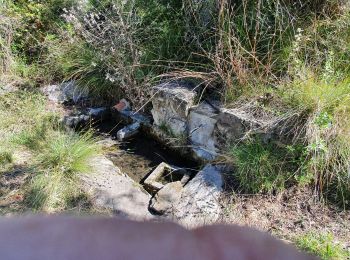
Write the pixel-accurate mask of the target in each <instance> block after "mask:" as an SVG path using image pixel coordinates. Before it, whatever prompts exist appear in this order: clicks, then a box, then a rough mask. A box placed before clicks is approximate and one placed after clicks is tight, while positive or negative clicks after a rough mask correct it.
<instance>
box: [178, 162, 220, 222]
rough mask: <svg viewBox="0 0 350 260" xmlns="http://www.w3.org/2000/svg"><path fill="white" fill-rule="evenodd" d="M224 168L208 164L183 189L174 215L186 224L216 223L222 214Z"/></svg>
mask: <svg viewBox="0 0 350 260" xmlns="http://www.w3.org/2000/svg"><path fill="white" fill-rule="evenodd" d="M221 171H222V169H221V167H220V166H214V165H210V164H209V165H207V166H205V167H204V169H203V170H201V171H200V172H199V173H198V174H197V175H196V176H195V177H194V178H193V179H192V180H191V181H190V182H189V183H188V184H187V185H186V186H185V187H184V189H183V191H182V194H181V198H180V199H179V201H178V202H177V203H176V204H174V210H173V217H174V218H175V219H176V220H177V221H179V222H180V223H182V224H183V225H185V226H189V227H193V226H199V225H203V224H207V223H214V222H216V221H217V220H218V218H219V217H220V214H221V205H220V203H219V199H220V196H221V193H222V191H223V178H222V173H221Z"/></svg>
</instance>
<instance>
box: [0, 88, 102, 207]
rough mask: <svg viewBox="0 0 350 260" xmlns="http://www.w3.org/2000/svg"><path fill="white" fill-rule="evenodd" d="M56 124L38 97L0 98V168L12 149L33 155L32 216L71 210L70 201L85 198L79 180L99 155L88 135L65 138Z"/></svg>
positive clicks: (28, 196)
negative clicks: (34, 211) (42, 212)
mask: <svg viewBox="0 0 350 260" xmlns="http://www.w3.org/2000/svg"><path fill="white" fill-rule="evenodd" d="M57 119H58V116H57V115H55V113H53V112H51V113H50V112H48V111H47V110H46V101H45V98H44V97H43V96H42V95H41V94H38V93H31V92H28V91H22V92H17V93H11V94H7V95H3V96H0V136H1V139H2V144H0V164H1V165H3V164H5V163H7V164H8V163H11V162H12V156H11V152H12V150H14V149H20V148H21V149H28V150H30V151H31V152H32V153H31V154H33V156H32V158H31V159H30V161H29V162H28V163H29V165H28V167H31V168H33V170H32V171H31V175H30V176H29V178H28V179H29V181H28V183H27V184H26V187H25V203H26V205H28V206H29V207H30V208H32V209H35V210H44V211H49V212H52V211H56V210H61V209H66V208H68V207H74V203H73V204H72V201H75V202H76V203H79V199H76V198H83V197H86V196H82V194H83V193H82V190H81V188H80V184H79V178H78V176H77V174H79V173H88V172H89V171H90V166H89V160H90V158H92V157H93V156H96V155H97V154H99V153H100V151H101V150H100V147H99V146H98V145H97V144H96V142H95V138H94V137H93V136H92V134H91V133H89V132H88V133H85V134H82V135H79V134H77V133H71V132H65V131H64V129H63V128H62V127H61V126H60V124H59V123H58V120H57ZM4 144H7V146H5V145H4ZM3 147H5V148H6V147H11V148H12V149H11V150H9V149H7V150H3V149H2V148H3ZM14 163H15V162H14ZM76 203H75V204H76Z"/></svg>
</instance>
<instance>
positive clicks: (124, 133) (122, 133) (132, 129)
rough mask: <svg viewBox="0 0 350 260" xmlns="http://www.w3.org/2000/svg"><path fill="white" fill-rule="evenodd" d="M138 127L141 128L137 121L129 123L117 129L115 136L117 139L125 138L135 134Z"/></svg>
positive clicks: (138, 129) (137, 131) (122, 139)
mask: <svg viewBox="0 0 350 260" xmlns="http://www.w3.org/2000/svg"><path fill="white" fill-rule="evenodd" d="M140 128H141V124H140V123H139V122H135V123H133V124H131V125H128V126H126V127H124V128H122V129H120V130H119V131H118V133H117V138H118V140H119V141H124V140H127V139H129V138H131V137H133V136H135V135H137V134H138V133H139V131H140Z"/></svg>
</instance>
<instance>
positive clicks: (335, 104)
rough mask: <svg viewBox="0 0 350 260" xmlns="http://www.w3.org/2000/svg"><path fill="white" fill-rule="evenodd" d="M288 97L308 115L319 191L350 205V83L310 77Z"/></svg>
mask: <svg viewBox="0 0 350 260" xmlns="http://www.w3.org/2000/svg"><path fill="white" fill-rule="evenodd" d="M289 87H290V89H289V90H288V91H285V93H284V95H285V96H286V97H287V99H289V100H288V101H287V102H288V103H290V104H291V105H292V106H294V107H296V108H297V109H299V110H301V111H304V112H305V113H307V115H308V117H309V119H308V121H307V122H306V125H305V128H304V129H306V139H307V143H308V144H307V153H308V155H307V160H308V161H307V165H308V166H307V168H308V171H309V174H313V175H314V177H313V183H314V185H315V187H316V190H318V191H319V193H320V194H321V195H322V196H324V197H328V198H330V199H331V200H332V201H334V202H337V203H338V204H340V205H342V206H345V207H348V206H349V203H350V182H349V173H348V169H349V167H350V162H349V156H350V142H349V140H350V134H349V133H350V117H349V111H350V102H349V100H350V82H349V79H344V80H335V79H333V80H332V81H330V80H329V79H328V80H326V79H321V80H320V79H315V77H312V76H310V77H309V78H307V79H305V80H300V81H295V82H294V84H291V85H290V86H289Z"/></svg>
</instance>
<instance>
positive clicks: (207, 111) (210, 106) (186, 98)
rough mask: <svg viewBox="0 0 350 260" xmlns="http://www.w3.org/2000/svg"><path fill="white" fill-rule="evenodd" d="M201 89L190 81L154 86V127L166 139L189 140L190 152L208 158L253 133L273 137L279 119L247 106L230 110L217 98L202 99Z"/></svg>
mask: <svg viewBox="0 0 350 260" xmlns="http://www.w3.org/2000/svg"><path fill="white" fill-rule="evenodd" d="M199 95H200V93H199V91H197V90H196V88H195V87H193V86H190V85H188V84H186V83H181V82H176V83H164V84H160V85H158V86H155V87H154V88H153V99H152V105H153V109H152V111H151V112H152V116H153V119H154V122H153V126H152V128H153V129H157V131H154V132H156V133H158V138H159V139H163V140H164V143H168V144H169V143H170V144H173V145H179V142H173V143H172V142H169V141H168V140H166V139H176V138H178V140H181V142H185V145H186V147H187V148H188V149H189V151H190V152H191V153H192V154H193V155H194V157H197V158H198V159H202V160H205V161H211V160H213V159H216V158H217V157H218V155H219V154H220V151H223V150H224V149H225V148H226V147H227V146H228V145H230V144H232V143H237V142H239V141H240V140H242V139H244V138H247V136H249V135H251V134H263V135H264V136H265V137H266V138H268V136H270V135H271V134H270V130H271V129H270V128H271V126H272V125H273V123H274V120H275V118H273V117H270V118H269V119H268V120H267V119H266V118H263V117H261V116H257V115H254V113H250V112H249V111H246V109H244V108H235V109H228V108H225V107H223V106H222V105H221V104H220V103H218V102H216V101H213V100H203V101H201V102H198V99H199Z"/></svg>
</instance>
